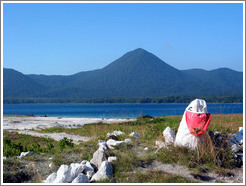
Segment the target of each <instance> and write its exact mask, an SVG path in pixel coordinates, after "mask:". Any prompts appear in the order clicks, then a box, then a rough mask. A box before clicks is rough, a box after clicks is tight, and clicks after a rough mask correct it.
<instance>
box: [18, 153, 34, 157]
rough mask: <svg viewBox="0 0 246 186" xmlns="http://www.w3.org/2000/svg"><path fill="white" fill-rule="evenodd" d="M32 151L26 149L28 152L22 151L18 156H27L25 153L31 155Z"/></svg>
mask: <svg viewBox="0 0 246 186" xmlns="http://www.w3.org/2000/svg"><path fill="white" fill-rule="evenodd" d="M33 154H34V152H33V151H28V152H22V153H21V154H20V156H18V157H19V158H20V159H22V158H23V157H25V156H27V155H33Z"/></svg>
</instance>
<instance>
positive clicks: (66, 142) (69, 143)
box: [58, 137, 74, 150]
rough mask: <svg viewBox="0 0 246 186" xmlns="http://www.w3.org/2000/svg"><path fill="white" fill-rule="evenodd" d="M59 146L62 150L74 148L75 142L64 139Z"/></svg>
mask: <svg viewBox="0 0 246 186" xmlns="http://www.w3.org/2000/svg"><path fill="white" fill-rule="evenodd" d="M58 146H59V148H60V149H61V150H63V149H65V148H67V147H73V146H74V144H73V140H72V139H68V138H67V137H64V138H63V139H62V140H60V141H59V143H58Z"/></svg>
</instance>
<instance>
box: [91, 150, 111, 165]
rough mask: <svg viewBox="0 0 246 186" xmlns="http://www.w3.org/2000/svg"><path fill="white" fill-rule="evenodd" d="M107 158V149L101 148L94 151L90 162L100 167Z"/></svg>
mask: <svg viewBox="0 0 246 186" xmlns="http://www.w3.org/2000/svg"><path fill="white" fill-rule="evenodd" d="M105 160H107V158H106V154H105V151H104V150H103V149H101V148H99V149H98V150H97V151H96V152H94V154H93V157H92V159H91V161H90V163H91V164H93V165H95V166H96V167H97V168H98V169H99V168H100V166H101V164H102V162H103V161H105Z"/></svg>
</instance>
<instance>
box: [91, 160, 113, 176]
mask: <svg viewBox="0 0 246 186" xmlns="http://www.w3.org/2000/svg"><path fill="white" fill-rule="evenodd" d="M112 176H113V166H112V163H110V162H108V161H104V162H102V165H101V167H100V169H99V170H98V171H97V172H96V174H94V175H93V176H92V178H91V181H99V180H103V179H110V178H112Z"/></svg>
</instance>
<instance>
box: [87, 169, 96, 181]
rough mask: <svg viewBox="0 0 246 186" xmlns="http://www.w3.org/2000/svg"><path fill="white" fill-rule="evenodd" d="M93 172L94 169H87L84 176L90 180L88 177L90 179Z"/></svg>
mask: <svg viewBox="0 0 246 186" xmlns="http://www.w3.org/2000/svg"><path fill="white" fill-rule="evenodd" d="M94 174H95V172H94V171H87V173H86V177H87V178H88V179H89V180H90V179H91V177H92V176H93V175H94Z"/></svg>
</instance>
